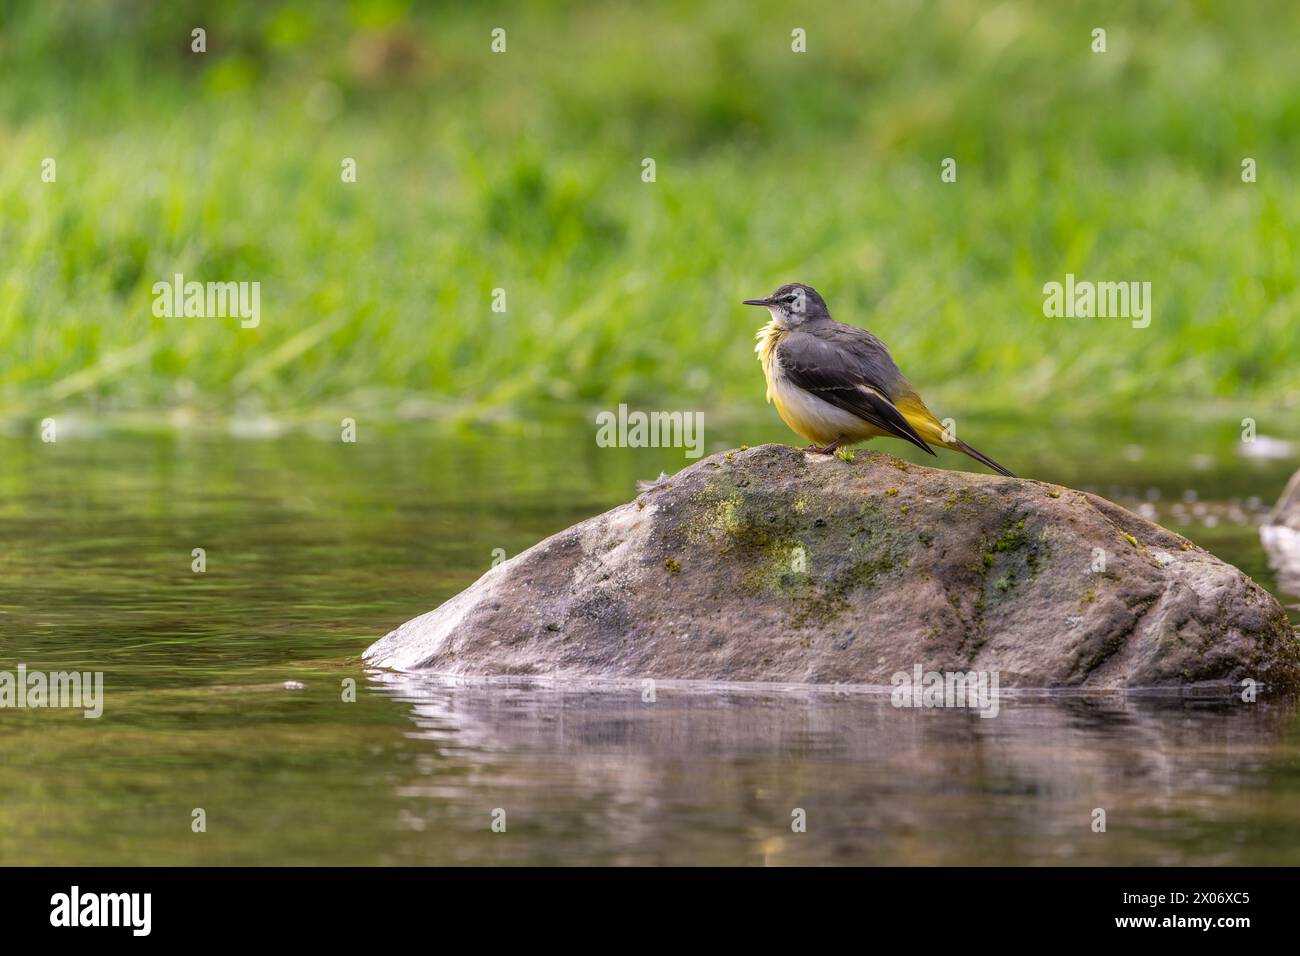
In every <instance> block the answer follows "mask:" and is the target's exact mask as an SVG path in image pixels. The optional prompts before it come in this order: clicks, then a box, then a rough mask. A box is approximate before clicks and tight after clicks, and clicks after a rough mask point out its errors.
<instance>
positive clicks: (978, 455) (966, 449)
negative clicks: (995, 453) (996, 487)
mask: <svg viewBox="0 0 1300 956" xmlns="http://www.w3.org/2000/svg"><path fill="white" fill-rule="evenodd" d="M952 444H953V446H954V447H955V448H956V449H957V450H958V451H960V452H962V453H963V454H966V455H970V456H971V457H972V458H974V459H975V460H976V461H978V462H979V463H980V464H983V465H988V466H989V467H990V468H992V469H993V470H994V471H996V472H997V473H998V474H999V475H1006V476H1007V477H1008V478H1014V477H1016V476H1015V475H1013V474H1012V473H1011V472H1010V471H1008V470H1007V469H1005V468H1003V467H1002V466H1001V465H999V464H998V463H997V462H996V461H994V460H993V459H992V458H990V457H989V456H988V455H986V454H984V452H982V451H979V450H977V449H975V448H972V447H971V446H970V445H968V444H966V443H965V442H964V441H960V440H959V441H954V442H953V443H952Z"/></svg>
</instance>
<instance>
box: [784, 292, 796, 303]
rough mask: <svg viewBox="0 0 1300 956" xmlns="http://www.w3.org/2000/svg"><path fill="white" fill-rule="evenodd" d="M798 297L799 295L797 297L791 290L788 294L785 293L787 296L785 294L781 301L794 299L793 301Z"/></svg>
mask: <svg viewBox="0 0 1300 956" xmlns="http://www.w3.org/2000/svg"><path fill="white" fill-rule="evenodd" d="M798 298H799V297H798V296H797V295H795V294H794V293H793V292H791V293H790V294H789V295H787V296H786V297H785V298H784V299H782V300H781V301H782V302H791V303H792V302H794V301H795V300H796V299H798Z"/></svg>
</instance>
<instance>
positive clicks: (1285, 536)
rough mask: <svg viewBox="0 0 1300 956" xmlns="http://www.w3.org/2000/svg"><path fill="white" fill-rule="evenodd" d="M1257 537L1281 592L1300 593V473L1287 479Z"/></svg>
mask: <svg viewBox="0 0 1300 956" xmlns="http://www.w3.org/2000/svg"><path fill="white" fill-rule="evenodd" d="M1259 536H1260V538H1261V539H1262V540H1263V542H1264V549H1265V550H1266V551H1268V557H1269V563H1271V564H1272V565H1273V568H1274V569H1275V570H1276V571H1277V577H1278V583H1279V584H1280V585H1281V586H1282V589H1283V590H1285V591H1287V592H1288V593H1291V594H1300V471H1297V472H1296V473H1295V474H1294V475H1292V476H1291V480H1290V482H1288V483H1287V486H1286V490H1285V491H1283V492H1282V497H1281V498H1280V499H1279V500H1278V503H1277V506H1276V507H1275V508H1274V509H1273V511H1272V513H1271V514H1270V515H1269V516H1268V520H1267V521H1266V522H1265V523H1264V526H1263V527H1262V528H1260V529H1259Z"/></svg>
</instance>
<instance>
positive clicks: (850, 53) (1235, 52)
mask: <svg viewBox="0 0 1300 956" xmlns="http://www.w3.org/2000/svg"><path fill="white" fill-rule="evenodd" d="M195 26H202V27H204V28H205V29H206V30H207V36H208V52H207V53H206V54H203V55H198V54H193V53H191V52H190V50H189V42H190V30H191V29H192V28H193V27H195ZM1098 26H1100V27H1104V28H1106V29H1107V31H1108V38H1107V39H1108V51H1107V52H1106V53H1105V54H1100V55H1098V54H1093V53H1092V52H1091V51H1090V49H1089V46H1090V43H1091V37H1090V33H1091V30H1092V29H1093V28H1094V27H1098ZM494 27H502V28H504V29H506V31H507V43H508V49H507V52H506V53H505V54H501V55H494V54H492V53H491V52H490V51H489V39H490V37H489V34H490V31H491V30H492V29H493V28H494ZM795 27H802V28H803V29H805V30H806V31H807V36H808V53H806V54H802V55H797V54H794V53H792V52H791V51H790V31H791V30H792V29H793V28H795ZM1297 35H1300V8H1297V7H1296V6H1295V5H1294V4H1290V3H1285V2H1270V3H1260V4H1257V5H1252V6H1251V8H1250V9H1249V12H1248V13H1247V12H1246V11H1243V10H1242V9H1241V8H1240V7H1239V6H1238V5H1235V4H1231V3H1209V2H1192V3H1173V2H1165V3H1160V2H1155V3H1145V4H1141V5H1137V4H1130V3H1121V2H1105V3H1088V4H1084V3H1065V4H1051V5H1045V4H1037V3H1031V2H1027V0H1024V2H1015V0H1008V2H1001V3H995V2H974V0H951V2H945V3H918V2H885V3H878V4H876V3H873V4H868V5H861V7H860V8H858V7H855V6H853V5H847V4H833V3H825V4H813V5H809V4H782V3H775V2H757V3H742V2H734V3H723V4H710V5H708V6H707V7H704V6H703V5H697V4H694V3H687V2H673V3H658V4H638V3H633V2H608V3H600V4H591V5H583V6H576V7H575V6H570V5H565V4H559V3H530V4H522V3H521V4H506V5H501V6H496V7H493V8H492V9H491V10H488V9H481V8H479V7H477V6H467V7H462V6H461V5H456V4H438V5H433V4H414V3H405V2H395V0H369V2H361V0H357V2H351V3H347V4H337V5H326V4H315V3H307V2H283V3H271V2H259V3H246V2H215V3H200V2H197V0H194V2H191V0H185V2H176V3H167V4H163V3H156V4H152V3H140V2H129V0H112V2H103V3H95V4H83V3H76V2H71V0H62V2H50V3H14V2H9V0H0V63H2V64H3V70H4V81H3V83H0V156H3V159H2V160H0V417H10V418H15V417H17V418H21V417H30V416H34V415H45V414H52V413H55V412H57V411H59V410H60V409H64V408H68V407H88V408H91V409H94V410H97V411H106V410H107V411H112V410H123V409H142V408H144V409H149V408H173V407H177V406H181V407H185V408H193V409H195V410H197V411H199V412H201V413H211V414H218V415H220V414H225V413H229V412H232V411H236V410H238V409H247V408H261V409H269V410H274V411H277V412H283V413H291V412H294V411H301V410H307V409H313V408H320V407H326V406H328V407H345V408H347V409H349V410H362V409H371V408H373V409H379V410H384V411H395V410H400V409H403V408H405V409H408V410H409V409H410V408H412V407H419V408H424V409H426V410H432V413H434V414H444V413H447V414H454V415H456V416H458V417H460V416H465V417H468V418H470V419H474V418H480V417H486V416H493V415H497V414H500V413H501V410H503V409H511V408H514V409H519V408H536V407H539V406H546V405H553V404H564V405H571V404H583V405H601V406H609V405H612V404H616V403H618V402H624V401H625V402H629V403H633V404H638V403H639V404H644V405H653V406H655V407H667V406H689V407H697V408H698V407H708V408H728V407H745V408H751V409H753V410H755V411H756V410H757V408H758V407H759V405H760V403H761V401H762V397H761V396H762V383H761V373H760V371H759V369H758V366H757V363H756V362H755V361H754V356H753V353H752V341H753V339H752V336H753V332H754V330H755V329H756V328H757V326H758V325H760V324H761V322H762V321H763V319H764V317H763V316H761V315H758V314H755V312H754V311H753V310H751V309H745V308H744V307H742V306H740V305H739V304H738V302H739V300H740V299H741V298H744V297H746V296H752V295H756V294H762V293H765V292H767V291H769V290H770V289H771V288H773V287H775V286H776V285H778V284H780V283H782V282H785V281H790V280H795V279H798V280H801V281H805V282H808V283H810V284H812V285H815V286H817V287H818V288H819V289H820V290H821V291H822V293H823V294H824V295H825V297H826V298H827V299H828V301H829V302H830V305H831V309H832V311H833V312H834V313H835V314H836V316H837V317H838V318H840V319H842V320H844V321H850V322H854V323H856V324H859V325H865V326H868V327H870V328H872V329H873V330H874V331H876V332H877V333H878V334H879V335H881V336H882V337H883V338H884V339H885V340H886V341H887V342H888V343H890V345H891V347H892V348H893V350H894V353H895V355H896V357H897V358H898V359H899V361H900V364H901V365H902V366H903V368H904V369H905V370H906V371H907V372H908V373H909V374H910V376H911V377H912V379H913V380H914V381H915V382H916V383H917V385H918V386H920V387H921V388H922V390H923V391H924V392H925V393H926V394H927V396H930V397H931V399H932V404H934V405H935V406H936V407H937V408H954V409H956V408H960V409H962V410H969V411H974V410H977V409H983V410H987V411H989V412H997V413H1002V414H1008V415H1021V414H1023V415H1035V416H1046V415H1051V416H1065V417H1068V416H1072V415H1078V416H1086V415H1089V414H1094V413H1105V414H1107V415H1112V416H1127V415H1141V414H1143V413H1144V410H1149V409H1153V408H1155V407H1157V406H1159V407H1170V408H1176V409H1181V410H1184V411H1187V412H1189V413H1190V414H1194V415H1202V414H1203V415H1211V414H1235V413H1236V411H1237V410H1244V412H1243V413H1245V414H1255V415H1258V416H1261V417H1262V418H1265V419H1270V418H1271V419H1277V420H1281V419H1283V418H1285V417H1286V416H1287V415H1288V413H1289V417H1290V419H1295V417H1296V416H1295V415H1294V412H1295V411H1296V410H1297V409H1300V363H1298V362H1297V356H1298V355H1300V298H1298V297H1297V287H1296V277H1297V231H1296V227H1297V218H1298V217H1297V213H1298V212H1300V193H1298V191H1297V189H1296V185H1297V176H1296V173H1295V169H1296V160H1297V155H1296V143H1297V134H1300V85H1297V84H1296V83H1295V82H1294V77H1295V73H1294V64H1295V55H1294V50H1295V42H1294V38H1295V37H1296V36H1297ZM1245 156H1250V157H1253V158H1254V159H1255V160H1256V161H1257V163H1258V170H1259V180H1258V182H1257V183H1254V184H1249V185H1247V184H1243V183H1242V182H1241V178H1240V163H1241V160H1242V158H1243V157H1245ZM45 157H53V158H55V159H56V161H57V164H58V166H57V168H58V181H57V183H53V184H47V183H43V182H41V178H40V170H41V161H42V159H43V158H45ZM343 157H353V158H355V159H356V160H357V163H358V170H359V173H358V179H359V181H358V182H357V183H356V184H345V183H342V182H341V181H340V175H339V173H340V161H341V160H342V158H343ZM644 157H652V158H654V159H655V161H656V164H657V182H655V183H652V184H647V183H643V182H642V181H641V161H642V159H643V158H644ZM945 157H954V158H956V159H957V161H958V181H957V183H955V184H944V183H942V182H940V178H939V168H940V162H941V160H942V159H943V158H945ZM176 272H182V273H184V274H185V276H186V277H187V278H188V279H199V280H218V281H226V280H250V281H252V280H256V281H259V282H261V285H262V321H261V325H260V326H259V327H258V328H256V329H247V330H245V329H240V328H239V324H238V321H237V319H193V318H191V319H184V318H177V319H172V318H156V317H154V316H153V314H152V311H151V304H152V294H151V291H150V287H151V286H152V284H153V283H154V282H156V281H159V280H166V279H169V278H170V277H171V276H172V275H173V274H174V273H176ZM1067 272H1073V273H1074V274H1075V275H1076V276H1077V277H1079V278H1080V279H1094V280H1137V281H1150V282H1151V283H1152V286H1153V294H1154V318H1153V321H1152V323H1151V326H1150V327H1149V328H1147V329H1132V328H1130V326H1129V324H1128V322H1127V321H1124V320H1121V319H1110V320H1103V319H1095V320H1083V319H1074V320H1070V319H1049V318H1045V317H1044V316H1043V314H1042V292H1041V289H1042V285H1043V283H1045V282H1048V281H1061V280H1062V279H1063V277H1064V275H1065V273H1067ZM497 287H501V288H504V289H505V290H506V294H507V302H508V311H507V312H506V313H505V314H497V313H493V312H492V311H491V309H490V303H491V290H492V289H494V288H497ZM1261 428H1265V429H1267V426H1265V425H1261Z"/></svg>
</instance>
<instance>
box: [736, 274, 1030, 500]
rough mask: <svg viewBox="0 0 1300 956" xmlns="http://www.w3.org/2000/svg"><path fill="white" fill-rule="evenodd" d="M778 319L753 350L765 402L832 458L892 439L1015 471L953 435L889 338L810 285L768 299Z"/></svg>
mask: <svg viewBox="0 0 1300 956" xmlns="http://www.w3.org/2000/svg"><path fill="white" fill-rule="evenodd" d="M743 304H744V305H754V306H761V307H763V308H765V309H767V311H768V312H769V313H770V314H771V316H772V319H771V321H770V322H768V323H767V324H766V325H765V326H763V327H762V328H761V329H759V331H758V336H757V338H758V344H757V345H756V346H755V347H754V351H755V352H757V353H758V359H759V361H760V362H762V363H763V375H764V377H765V378H766V379H767V400H768V401H769V402H771V403H772V404H774V405H775V406H776V410H777V413H778V414H779V415H780V416H781V419H782V420H783V421H784V422H785V423H786V424H787V425H789V426H790V427H791V428H792V429H793V430H794V431H795V432H796V433H797V434H798V435H799V436H800V437H802V438H805V439H807V440H808V441H810V442H812V443H813V444H811V445H809V446H808V447H807V448H805V449H804V451H807V452H817V453H820V454H823V455H829V454H832V453H834V452H835V450H836V449H838V448H840V447H841V446H845V445H853V444H857V443H858V442H862V441H866V440H867V439H870V438H876V437H880V436H889V437H892V438H901V439H903V441H907V442H911V443H912V444H913V445H915V446H916V447H917V448H920V449H921V450H922V451H925V452H928V453H929V454H931V455H934V454H935V452H934V449H933V448H931V447H930V443H933V444H935V445H941V446H943V447H948V448H952V449H955V450H956V451H959V452H962V453H963V454H965V455H968V456H970V457H971V458H974V459H975V460H976V461H978V462H980V463H981V464H983V465H986V466H988V467H989V468H992V469H993V470H994V471H996V472H998V474H1001V475H1006V476H1007V477H1008V478H1014V477H1015V475H1014V474H1012V473H1011V472H1010V471H1008V470H1007V469H1006V468H1004V467H1003V466H1002V465H999V464H998V463H997V462H996V461H994V460H993V459H992V458H990V457H989V456H988V455H985V454H984V453H983V452H981V451H978V450H976V449H975V448H972V447H971V446H970V445H968V444H966V443H965V442H964V441H961V440H959V439H958V438H957V437H956V436H955V435H952V434H951V433H950V432H949V431H948V430H947V429H946V428H945V427H944V425H943V423H942V422H940V421H939V419H938V418H936V417H935V415H934V413H933V412H931V411H930V409H929V408H927V407H926V405H925V402H924V401H922V400H921V396H920V395H919V394H917V391H916V389H915V388H914V387H913V386H912V383H911V382H909V381H908V380H907V377H906V376H904V375H903V373H902V372H901V371H900V370H899V368H898V365H897V364H896V363H895V362H894V358H893V356H892V355H890V354H889V349H888V348H887V347H886V346H885V343H884V342H882V341H880V339H878V338H877V337H876V336H874V335H873V334H871V333H870V332H868V331H867V330H866V329H862V328H858V327H857V326H855V325H847V324H845V323H843V322H838V321H836V320H835V319H833V318H831V313H830V310H829V309H828V308H827V307H826V300H825V299H823V298H822V297H821V295H819V294H818V292H817V290H816V289H814V288H813V287H812V286H809V285H804V284H803V283H802V282H791V283H788V284H786V285H783V286H781V287H780V288H779V289H777V290H776V291H775V292H773V293H772V294H771V295H769V296H767V297H765V298H762V299H745V300H744V302H743Z"/></svg>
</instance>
